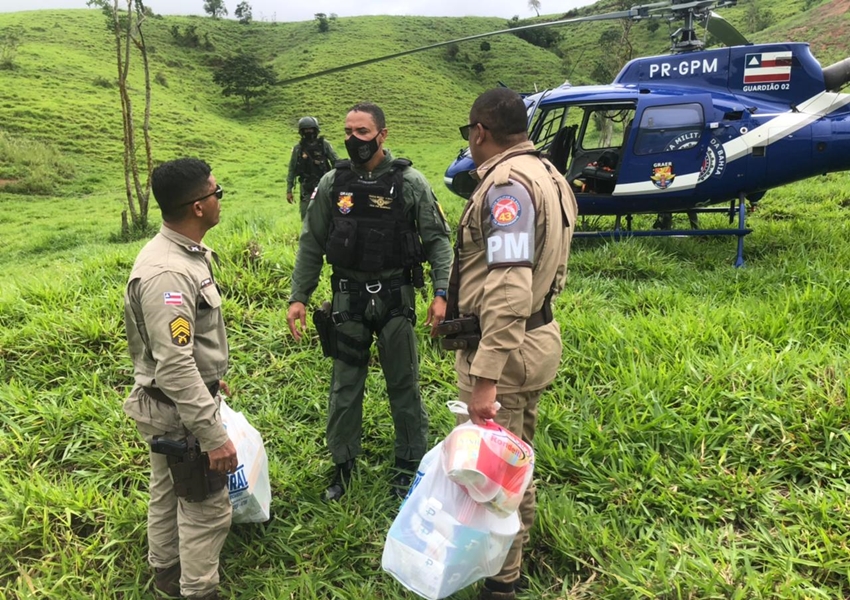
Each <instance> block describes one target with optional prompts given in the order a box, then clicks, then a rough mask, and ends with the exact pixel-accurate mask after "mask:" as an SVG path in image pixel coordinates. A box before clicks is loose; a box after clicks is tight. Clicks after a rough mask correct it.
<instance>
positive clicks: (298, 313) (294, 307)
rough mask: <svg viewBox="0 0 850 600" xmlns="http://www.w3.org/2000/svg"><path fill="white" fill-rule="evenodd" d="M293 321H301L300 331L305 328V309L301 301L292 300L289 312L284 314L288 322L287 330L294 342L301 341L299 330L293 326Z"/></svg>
mask: <svg viewBox="0 0 850 600" xmlns="http://www.w3.org/2000/svg"><path fill="white" fill-rule="evenodd" d="M295 321H301V331H306V330H307V309H306V308H305V307H304V304H303V303H302V302H293V303H292V304H290V305H289V312H288V313H287V314H286V322H287V323H288V324H289V332H290V333H291V334H292V337H294V338H295V341H296V342H300V341H301V331H299V330H298V327H296V326H295Z"/></svg>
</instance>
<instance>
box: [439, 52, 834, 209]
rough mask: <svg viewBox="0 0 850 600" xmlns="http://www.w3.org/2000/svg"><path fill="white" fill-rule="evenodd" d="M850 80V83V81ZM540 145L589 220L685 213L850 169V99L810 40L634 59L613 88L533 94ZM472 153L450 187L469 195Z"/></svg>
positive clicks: (449, 179)
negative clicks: (834, 87) (829, 76)
mask: <svg viewBox="0 0 850 600" xmlns="http://www.w3.org/2000/svg"><path fill="white" fill-rule="evenodd" d="M845 83H846V82H845ZM525 102H526V106H527V107H528V126H529V138H530V139H531V140H532V141H533V142H534V143H535V146H536V147H537V148H538V149H539V150H541V151H543V152H545V153H547V154H548V155H549V158H550V160H551V161H552V162H553V164H554V165H555V166H556V168H558V170H559V171H561V172H562V173H563V174H564V175H565V177H566V178H567V180H568V181H569V182H570V183H571V184H572V186H573V189H574V191H575V192H576V197H577V200H578V203H579V212H580V213H581V214H584V215H629V214H638V213H654V212H677V211H684V210H688V209H692V208H697V207H704V206H709V205H712V204H717V203H720V202H725V201H729V200H733V199H735V198H739V197H740V195H741V194H744V195H745V196H746V197H747V198H748V199H749V200H750V201H751V202H756V201H758V200H759V199H760V198H761V197H762V196H763V195H764V193H765V191H767V190H769V189H771V188H774V187H777V186H781V185H785V184H787V183H791V182H794V181H799V180H801V179H805V178H808V177H812V176H814V175H820V174H824V173H829V172H832V171H844V170H850V95H848V94H840V93H835V92H831V91H827V90H826V89H825V84H824V75H823V69H822V68H821V66H820V64H819V63H818V61H817V60H816V59H815V58H814V57H813V56H812V55H811V52H810V51H809V47H808V44H802V43H783V44H762V45H747V46H733V47H730V48H721V49H717V50H705V51H699V52H690V53H686V54H678V55H668V56H656V57H649V58H640V59H636V60H633V61H631V62H629V63H628V64H627V65H626V66H625V67H624V68H623V69H622V71H621V72H620V73H619V75H618V76H617V77H616V79H615V80H614V82H613V83H612V84H610V85H600V86H576V87H573V86H569V85H568V84H565V85H564V86H561V87H559V88H556V89H552V90H547V91H545V92H541V93H537V94H534V95H529V96H526V97H525ZM472 169H474V164H473V163H472V160H471V158H470V157H469V153H468V151H466V152H462V153H461V155H459V156H458V158H457V159H456V160H455V162H454V163H453V164H452V165H451V166H450V167H449V168H448V170H447V171H446V177H445V179H446V184H447V185H448V187H449V189H451V190H452V191H453V192H455V193H457V194H459V195H461V196H464V197H468V196H469V193H470V192H471V190H472V188H473V187H474V181H473V180H472V179H471V178H470V176H469V171H470V170H472Z"/></svg>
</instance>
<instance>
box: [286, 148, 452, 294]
mask: <svg viewBox="0 0 850 600" xmlns="http://www.w3.org/2000/svg"><path fill="white" fill-rule="evenodd" d="M392 163H393V157H392V154H390V152H389V151H388V150H384V160H383V161H382V162H381V164H379V165H378V168H377V169H375V170H374V171H372V172H371V173H369V172H366V171H363V170H362V169H359V168H357V167H355V166H354V165H352V169H353V170H354V172H355V173H357V174H358V175H360V176H361V177H363V178H365V179H378V178H379V177H380V176H381V175H383V174H384V173H386V172H387V171H389V170H390V167H392ZM335 177H336V169H334V170H332V171H330V172H328V173H326V174H325V175H324V177H322V179H321V181H319V186H318V187H317V188H316V192H315V195H314V197H313V199H312V200H311V201H310V204H309V205H308V207H307V216H306V217H304V224H303V226H302V229H301V239H300V241H299V243H298V256H297V257H296V259H295V271H294V272H293V273H292V295H291V296H290V297H289V302H290V303H292V302H302V303H303V304H305V305H306V304H307V303H308V302H309V300H310V296H311V295H312V293H313V291H314V290H315V289H316V286H317V285H318V283H319V275H320V274H321V272H322V264H323V263H324V255H325V244H326V243H327V240H328V230H329V229H330V225H331V221H332V220H333V217H334V211H336V210H338V208H337V206H336V203H335V199H334V198H331V192H332V191H333V184H334V178H335ZM402 196H403V197H402V201H403V202H404V212H405V214H406V215H408V216H410V218H411V221H413V222H414V223H415V226H416V231H417V232H418V233H419V237H420V239H421V240H422V246H423V248H424V250H425V257H426V260H427V261H428V264H429V265H431V283H432V285H433V286H434V289H446V288H447V287H448V285H449V270H450V269H451V263H452V244H451V241H450V234H451V230H450V229H449V226H448V224H447V223H446V219H445V217H444V216H443V210H442V209H441V208H440V205H439V204H438V203H437V197H436V196H435V195H434V190H432V189H431V185H430V184H429V183H428V180H427V179H425V176H424V175H422V173H420V172H419V171H417V170H416V169H414V168H412V167H408V168H406V169H405V170H404V184H403V187H402ZM334 269H335V272H336V274H337V275H339V276H340V277H344V278H347V279H354V280H355V281H373V280H376V279H392V278H393V277H398V276H400V275H402V274H403V273H404V271H405V269H403V268H396V269H387V270H384V271H380V272H378V273H366V272H363V271H354V270H351V269H343V268H339V267H334Z"/></svg>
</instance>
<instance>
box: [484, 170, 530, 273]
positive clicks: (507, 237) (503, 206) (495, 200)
mask: <svg viewBox="0 0 850 600" xmlns="http://www.w3.org/2000/svg"><path fill="white" fill-rule="evenodd" d="M486 202H487V206H488V208H489V209H490V210H489V211H488V213H489V214H488V218H487V220H486V222H485V223H483V225H484V234H485V236H486V243H487V266H489V267H491V268H492V267H498V266H513V265H516V266H532V265H533V264H534V223H535V211H534V202H532V200H531V196H530V195H529V193H528V190H526V189H525V186H523V185H522V184H520V183H518V182H516V181H514V180H509V183H508V184H507V185H494V186H492V187H491V188H490V189H489V190H488V192H487V199H486Z"/></svg>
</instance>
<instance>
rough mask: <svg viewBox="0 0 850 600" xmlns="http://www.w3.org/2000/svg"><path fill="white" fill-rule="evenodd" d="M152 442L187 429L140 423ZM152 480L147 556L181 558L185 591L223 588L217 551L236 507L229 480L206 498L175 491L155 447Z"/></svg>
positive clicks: (165, 562)
mask: <svg viewBox="0 0 850 600" xmlns="http://www.w3.org/2000/svg"><path fill="white" fill-rule="evenodd" d="M136 426H137V427H138V428H139V433H141V434H142V437H143V438H144V439H145V441H146V442H148V443H150V441H151V440H152V438H153V436H155V435H161V436H164V437H165V438H168V439H174V440H179V439H182V438H184V437H185V435H186V434H185V431H184V430H182V429H181V431H179V432H166V431H162V430H159V429H157V428H156V427H153V426H151V425H149V424H147V423H139V422H137V423H136ZM150 457H151V481H150V496H151V498H150V504H148V562H149V563H150V565H151V566H152V567H153V568H155V569H157V568H160V569H161V568H164V567H170V566H171V565H173V564H175V563H177V562H178V561H179V562H180V571H181V574H180V593H181V594H182V595H183V596H203V595H206V594H209V593H210V592H212V591H214V590H216V589H217V588H218V581H219V575H218V557H219V554H220V553H221V548H222V546H224V540H225V539H226V538H227V533H228V531H230V519H231V514H232V512H233V509H232V508H231V506H230V494H229V493H228V489H227V486H225V487H224V488H222V489H221V490H219V491H218V492H215V493H214V494H213V495H212V496H211V497H209V498H207V499H206V500H204V501H203V502H186V501H185V500H183V499H182V498H178V497H177V496H176V495H175V494H174V486H173V484H172V482H171V473H170V471H169V470H168V462H167V459H166V457H165V455H164V454H154V453H153V452H151V453H150Z"/></svg>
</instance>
